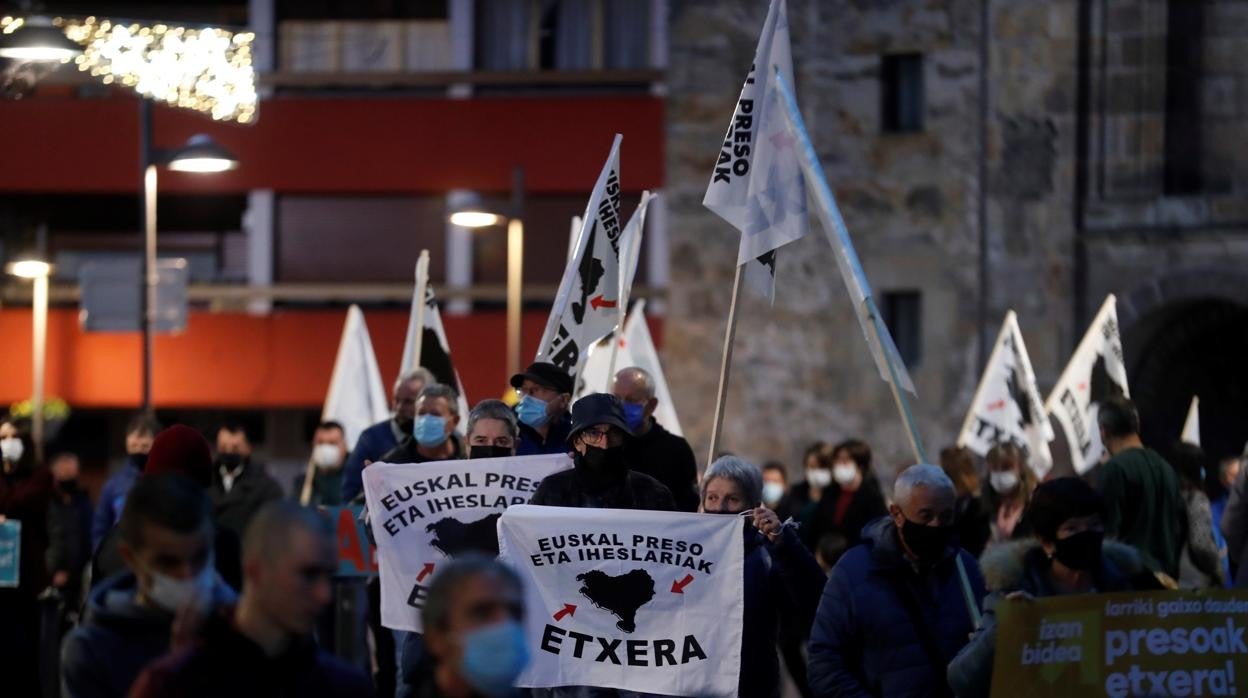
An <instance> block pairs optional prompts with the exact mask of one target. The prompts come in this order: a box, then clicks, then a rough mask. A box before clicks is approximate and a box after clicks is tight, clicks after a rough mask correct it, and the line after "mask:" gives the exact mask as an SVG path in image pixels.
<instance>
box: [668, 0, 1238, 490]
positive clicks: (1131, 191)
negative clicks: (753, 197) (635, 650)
mask: <svg viewBox="0 0 1248 698" xmlns="http://www.w3.org/2000/svg"><path fill="white" fill-rule="evenodd" d="M788 9H789V17H790V24H791V31H792V48H793V57H794V70H795V77H796V82H797V92H798V94H797V97H798V101H799V103H800V105H801V107H802V111H803V115H804V117H805V119H806V123H807V126H808V128H809V129H810V132H811V136H812V139H813V140H814V143H815V147H816V149H817V151H818V153H819V156H820V159H821V161H822V164H823V167H824V169H825V171H826V173H827V175H828V178H829V182H830V184H831V185H832V187H833V189H834V192H835V194H836V196H837V200H838V203H839V204H840V206H841V209H842V212H843V214H844V217H845V220H846V222H847V224H848V226H849V229H850V233H851V235H852V236H853V239H854V243H855V246H856V248H857V250H858V253H859V255H860V257H861V259H862V262H863V266H864V268H865V270H866V273H867V276H868V278H869V279H870V281H871V284H872V286H873V289H874V291H875V295H876V298H877V300H878V301H880V303H881V305H882V306H885V311H886V314H888V306H889V304H890V302H891V300H890V299H898V305H897V310H896V311H894V315H895V316H894V317H893V318H890V319H891V320H893V321H894V323H895V327H897V325H896V323H901V324H902V325H905V327H899V328H898V331H899V332H903V333H906V334H908V335H911V336H909V337H908V338H906V339H905V342H904V343H907V344H908V345H909V346H910V349H909V350H908V351H907V353H909V354H910V355H911V357H910V358H912V359H913V363H912V365H911V368H910V370H911V375H912V376H913V378H914V381H915V384H916V387H917V391H918V397H917V399H916V400H915V406H916V413H917V417H918V420H919V424H920V428H921V431H922V434H923V438H924V440H925V442H926V446H927V450H928V452H929V456H930V458H933V459H934V458H935V457H936V453H937V452H938V451H939V449H940V448H941V447H943V446H946V445H949V444H951V443H952V442H953V441H954V439H955V438H956V436H957V430H958V428H959V427H960V425H961V421H962V418H963V416H964V413H965V411H966V408H967V405H968V403H969V401H970V399H971V396H972V393H973V391H974V388H975V384H976V381H977V380H978V377H979V371H980V368H981V366H982V361H983V360H984V359H985V358H986V356H985V354H984V352H985V350H986V348H987V345H988V344H989V343H990V342H991V339H992V337H993V336H994V335H995V332H996V330H997V328H998V326H999V324H1000V322H1001V319H1002V317H1003V316H1004V314H1005V312H1006V311H1007V310H1008V309H1011V308H1012V309H1014V310H1016V311H1017V312H1018V315H1019V321H1020V324H1021V326H1022V330H1023V333H1024V336H1025V339H1026V341H1027V344H1028V350H1029V352H1030V355H1031V358H1032V361H1033V364H1034V365H1035V369H1036V372H1037V375H1038V378H1039V382H1040V387H1041V390H1042V391H1047V390H1048V389H1049V388H1050V387H1051V386H1052V385H1053V384H1054V383H1055V382H1056V380H1057V377H1058V375H1059V373H1060V372H1061V369H1062V368H1063V366H1064V364H1065V361H1066V359H1067V358H1068V356H1069V354H1070V352H1071V351H1072V350H1073V348H1074V345H1075V344H1076V343H1077V342H1078V340H1079V338H1080V336H1081V335H1082V333H1083V330H1084V329H1085V327H1086V323H1087V322H1088V321H1089V320H1090V319H1091V317H1092V315H1093V314H1094V313H1095V312H1096V309H1097V307H1098V306H1099V305H1100V303H1101V302H1102V300H1103V298H1104V296H1105V294H1107V293H1111V292H1112V293H1115V294H1117V296H1118V299H1119V315H1120V322H1121V325H1122V327H1123V335H1124V337H1123V338H1124V344H1125V349H1126V353H1127V360H1128V372H1129V378H1130V380H1131V383H1132V386H1131V387H1132V392H1133V395H1135V397H1136V398H1137V400H1138V402H1139V403H1140V407H1141V412H1142V415H1143V418H1144V422H1145V437H1146V439H1147V440H1151V441H1153V442H1154V443H1156V444H1157V445H1159V446H1160V445H1165V444H1164V443H1162V442H1168V441H1170V440H1172V439H1173V438H1176V437H1177V435H1178V433H1179V429H1180V427H1181V425H1182V420H1183V416H1184V413H1185V411H1186V409H1187V405H1188V401H1189V400H1190V397H1191V395H1192V394H1193V392H1196V393H1199V394H1200V395H1201V401H1202V408H1203V409H1202V420H1203V421H1204V423H1205V424H1204V427H1203V428H1204V436H1205V440H1206V443H1207V445H1208V450H1210V451H1211V455H1215V456H1216V455H1221V454H1222V453H1223V452H1229V451H1230V450H1232V449H1238V448H1239V446H1241V445H1242V444H1243V441H1244V439H1245V438H1248V426H1243V425H1248V370H1246V369H1245V368H1243V366H1242V365H1241V364H1242V361H1241V360H1240V359H1239V357H1238V353H1239V352H1238V350H1236V349H1234V347H1236V346H1239V347H1242V346H1246V345H1245V344H1244V343H1243V341H1242V339H1243V335H1244V334H1246V333H1248V330H1246V329H1245V328H1246V327H1248V323H1245V320H1248V273H1245V272H1244V271H1243V268H1244V266H1245V264H1244V262H1245V260H1248V210H1246V209H1248V200H1246V199H1245V198H1244V194H1245V192H1244V191H1243V190H1244V189H1248V157H1245V153H1241V152H1240V151H1242V150H1243V149H1244V148H1245V147H1248V145H1246V144H1248V138H1245V136H1248V74H1246V71H1248V68H1244V67H1243V64H1242V62H1237V61H1236V60H1235V57H1236V56H1237V55H1243V52H1244V51H1245V50H1248V2H1237V1H1235V0H1216V1H1215V0H1203V1H1197V2H1188V0H1170V2H1166V1H1164V0H1136V1H1128V0H1050V1H1047V2H1036V1H1035V0H789V8H788ZM766 11H767V2H766V0H671V2H670V4H669V12H670V16H669V27H668V31H669V42H670V63H669V66H670V67H669V71H668V76H667V87H668V90H669V96H668V105H667V109H668V115H667V131H668V138H667V156H666V157H667V186H666V189H665V193H666V195H667V212H668V218H667V229H668V235H669V239H670V251H671V278H670V296H669V297H670V302H669V306H668V309H669V315H668V322H667V323H666V330H665V337H666V338H665V347H664V356H663V359H664V362H665V366H666V371H667V374H668V379H669V382H670V383H671V385H672V388H673V393H674V395H675V400H676V406H677V409H678V410H679V412H680V415H681V421H682V424H683V425H684V427H685V431H686V433H687V434H688V435H689V436H690V437H691V440H692V441H693V442H694V444H695V449H696V450H697V451H698V455H699V459H700V460H704V459H705V457H706V452H707V447H708V443H709V438H710V432H711V426H712V424H711V422H712V417H713V412H714V407H715V404H714V401H715V392H716V385H717V377H718V370H719V356H720V347H721V345H722V342H723V337H724V328H725V324H726V318H727V314H728V307H729V303H730V300H731V289H732V278H733V271H734V269H733V263H734V261H735V258H736V250H737V244H738V234H737V232H736V231H735V230H734V229H732V228H731V227H730V226H728V225H727V224H726V223H724V222H723V221H722V220H720V219H719V218H718V217H717V216H715V215H714V214H712V213H711V212H709V211H708V210H706V209H705V208H703V207H702V205H701V199H702V196H703V193H704V192H705V189H706V185H707V181H708V179H709V176H710V173H711V171H712V168H713V163H714V159H715V157H716V155H717V153H718V150H719V149H718V145H719V143H720V141H721V139H722V136H723V131H724V128H725V126H726V122H727V120H728V117H729V115H730V114H731V112H732V107H733V104H734V101H735V98H736V95H737V92H738V91H739V90H740V86H741V81H742V79H743V78H744V75H745V73H746V71H747V70H748V68H749V65H750V62H751V60H752V57H753V51H754V47H755V43H756V42H757V39H758V32H759V29H760V28H761V26H762V24H763V19H764V17H765V15H766ZM898 66H903V68H901V69H900V70H901V71H902V74H903V77H902V78H900V79H899V78H898V71H899V68H898ZM907 70H908V71H909V73H908V74H907V73H906V72H905V71H907ZM915 75H918V76H920V77H919V79H918V80H917V83H918V87H917V88H916V87H915V84H916V80H915ZM898 93H900V94H901V96H900V97H899V96H898ZM899 99H900V103H902V104H908V103H911V102H913V101H914V100H916V99H917V100H919V105H920V107H919V112H918V113H919V118H918V124H915V123H913V118H914V117H913V113H911V114H909V115H903V117H902V118H903V121H904V120H905V119H907V118H908V119H910V120H911V123H909V124H908V125H906V126H907V127H905V128H897V126H898V122H897V117H896V115H895V113H894V112H896V110H897V109H898V104H899V101H898V100H899ZM908 100H909V101H908ZM916 126H917V128H916ZM777 277H778V283H777V290H776V299H775V303H774V305H773V306H770V307H769V306H768V304H767V302H766V301H764V300H762V299H760V298H758V297H755V296H753V295H752V294H750V292H748V291H747V292H746V293H745V294H744V296H743V302H742V305H741V306H740V307H739V310H738V313H739V321H738V327H737V336H736V343H735V356H734V362H733V373H732V376H733V377H732V381H731V389H730V392H729V399H728V403H727V409H726V414H725V428H724V431H723V438H722V440H721V443H720V449H721V450H729V451H734V452H738V453H741V454H743V455H746V456H748V457H751V458H754V459H756V460H758V461H763V460H768V459H773V458H774V459H778V460H781V461H783V462H786V463H788V464H789V465H790V469H791V471H792V472H793V473H794V474H796V473H797V471H798V467H799V461H800V457H801V452H802V450H803V448H804V447H805V445H806V444H807V443H809V442H812V441H815V440H821V439H822V440H839V439H842V438H845V437H849V436H860V437H862V438H865V439H866V440H867V441H869V442H870V443H871V444H872V446H873V447H874V449H875V451H876V453H877V464H878V467H879V469H880V471H881V472H884V473H891V472H892V471H894V470H895V469H896V468H897V467H898V466H900V465H903V464H906V463H908V462H911V461H912V457H911V455H910V450H909V447H908V445H907V441H906V439H905V436H904V433H903V431H902V427H901V422H900V420H899V418H898V416H897V413H896V409H895V407H894V404H893V401H892V398H891V396H890V394H889V391H888V387H887V385H886V384H885V383H884V382H882V381H881V380H880V378H879V376H878V374H877V372H876V370H875V368H874V365H873V363H872V361H871V358H870V356H869V354H868V353H867V350H866V345H865V343H864V341H863V338H862V335H861V332H860V330H859V329H858V325H857V322H856V320H855V318H854V314H853V310H852V308H851V306H850V303H849V301H848V299H847V296H846V293H845V291H844V285H843V283H842V282H841V280H840V278H839V275H838V273H837V269H836V265H835V262H834V260H833V257H832V254H831V250H830V247H829V245H828V243H827V241H826V238H825V237H824V234H823V231H822V228H821V227H820V225H819V224H818V223H817V222H816V221H812V226H811V234H810V235H808V236H807V237H806V238H805V239H803V240H800V241H798V242H796V243H794V244H792V245H789V246H787V247H785V248H782V249H781V250H780V253H779V259H778V272H777ZM902 301H905V302H904V303H902ZM903 307H904V308H905V309H906V310H905V313H906V316H905V318H904V319H903V317H902V315H901V313H902V310H901V309H902V308H903ZM900 343H903V342H902V341H899V344H900ZM1065 453H1066V450H1065V447H1064V445H1063V444H1062V443H1061V440H1060V437H1059V441H1058V442H1055V443H1054V454H1055V457H1056V458H1057V460H1058V467H1059V468H1061V467H1063V465H1065V467H1067V468H1068V467H1069V465H1068V463H1064V461H1066V460H1068V458H1067V457H1066V456H1065Z"/></svg>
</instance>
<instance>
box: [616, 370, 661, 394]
mask: <svg viewBox="0 0 1248 698" xmlns="http://www.w3.org/2000/svg"><path fill="white" fill-rule="evenodd" d="M625 375H627V376H630V377H631V378H632V379H633V382H634V383H636V384H637V385H640V386H641V387H642V388H643V389H644V390H645V391H646V399H647V400H649V399H651V398H653V397H654V376H652V375H650V372H649V371H647V370H646V369H644V368H642V367H640V366H629V367H628V368H622V369H620V370H619V371H616V373H615V378H614V380H613V381H612V386H614V385H615V382H614V381H616V380H619V379H620V376H625Z"/></svg>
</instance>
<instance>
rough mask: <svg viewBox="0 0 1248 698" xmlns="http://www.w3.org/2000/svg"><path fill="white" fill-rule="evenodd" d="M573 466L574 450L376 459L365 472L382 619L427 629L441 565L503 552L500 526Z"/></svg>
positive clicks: (389, 624) (411, 628)
mask: <svg viewBox="0 0 1248 698" xmlns="http://www.w3.org/2000/svg"><path fill="white" fill-rule="evenodd" d="M570 467H572V460H571V459H570V458H568V456H567V454H564V453H557V454H548V455H539V456H517V457H513V458H477V459H472V460H449V461H431V462H427V463H374V464H373V465H370V466H369V467H367V468H365V469H364V496H365V500H366V501H367V503H368V516H369V521H370V522H371V523H372V527H373V539H374V540H376V541H377V557H378V562H379V574H380V576H381V623H382V625H384V626H386V627H387V628H394V629H396V630H409V631H413V632H422V630H421V628H422V625H421V609H422V608H424V605H425V595H426V594H427V593H428V591H429V584H430V582H432V581H433V575H434V574H435V573H436V572H437V570H438V567H439V566H440V565H441V564H442V562H443V561H444V560H446V559H447V558H453V557H455V556H457V555H460V554H462V553H465V552H479V553H483V554H486V555H491V556H493V555H497V554H498V535H497V532H496V529H495V523H496V522H497V521H498V517H499V515H500V514H501V513H502V512H503V510H504V509H506V508H507V507H509V506H512V505H515V504H524V503H526V502H528V501H529V499H531V498H532V496H533V493H534V492H535V491H537V486H538V485H539V484H541V482H542V479H543V478H545V477H546V476H547V475H550V474H551V473H556V472H559V471H561V470H567V469H568V468H570Z"/></svg>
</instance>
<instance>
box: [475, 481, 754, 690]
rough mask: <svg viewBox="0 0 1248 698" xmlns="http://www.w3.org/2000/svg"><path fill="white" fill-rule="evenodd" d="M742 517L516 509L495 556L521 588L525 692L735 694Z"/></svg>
mask: <svg viewBox="0 0 1248 698" xmlns="http://www.w3.org/2000/svg"><path fill="white" fill-rule="evenodd" d="M743 522H744V519H742V518H741V517H739V516H718V515H710V514H685V513H672V512H659V511H625V510H619V509H569V508H563V507H541V506H527V505H526V506H516V507H511V508H510V509H508V510H507V511H506V512H504V513H503V516H502V518H501V519H499V523H498V539H499V550H500V558H501V559H503V560H504V561H506V562H507V563H508V564H510V565H511V566H512V567H513V568H515V570H516V571H517V572H518V573H519V574H520V578H521V580H522V581H523V582H524V589H525V601H526V603H525V607H526V609H527V610H526V619H525V633H526V636H527V641H528V644H529V646H530V647H532V648H534V649H533V659H532V661H531V662H530V663H529V666H528V668H527V669H525V671H524V673H523V674H522V675H521V676H520V678H519V679H518V680H517V682H516V685H517V686H520V687H525V688H547V687H554V686H598V687H604V688H617V689H622V690H629V691H639V692H643V693H658V694H663V695H673V696H735V695H736V694H737V679H738V675H739V673H740V666H741V634H742V622H743V614H744V610H743V609H744V604H743V600H742V595H743V593H744V586H743V584H742V575H743V569H744V567H743V558H744V539H743V536H742V525H743Z"/></svg>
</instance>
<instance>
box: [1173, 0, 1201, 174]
mask: <svg viewBox="0 0 1248 698" xmlns="http://www.w3.org/2000/svg"><path fill="white" fill-rule="evenodd" d="M1166 24H1167V27H1166V130H1165V139H1166V140H1165V144H1166V145H1165V148H1166V150H1165V153H1166V160H1165V170H1164V173H1165V174H1164V180H1163V184H1164V189H1165V193H1167V194H1194V193H1197V192H1199V191H1201V189H1202V188H1203V185H1204V184H1205V183H1204V182H1203V181H1202V177H1201V169H1202V168H1201V157H1200V155H1201V128H1200V126H1201V108H1200V107H1201V96H1202V95H1201V88H1202V87H1203V85H1204V83H1203V81H1202V80H1201V52H1202V50H1203V42H1202V41H1201V39H1202V35H1203V33H1204V7H1203V4H1202V3H1199V2H1171V3H1168V4H1167V10H1166Z"/></svg>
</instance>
